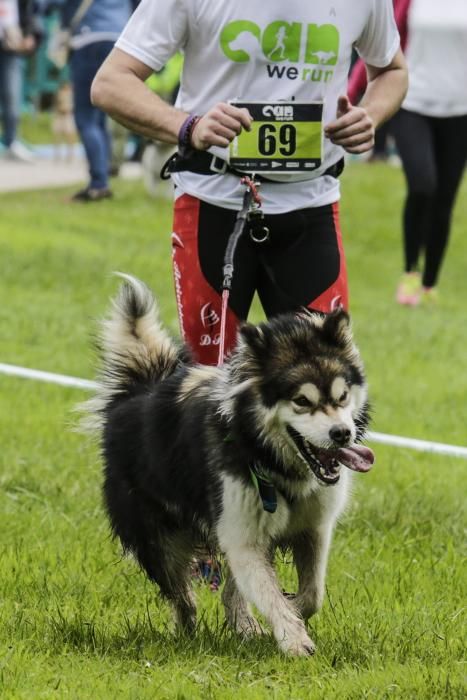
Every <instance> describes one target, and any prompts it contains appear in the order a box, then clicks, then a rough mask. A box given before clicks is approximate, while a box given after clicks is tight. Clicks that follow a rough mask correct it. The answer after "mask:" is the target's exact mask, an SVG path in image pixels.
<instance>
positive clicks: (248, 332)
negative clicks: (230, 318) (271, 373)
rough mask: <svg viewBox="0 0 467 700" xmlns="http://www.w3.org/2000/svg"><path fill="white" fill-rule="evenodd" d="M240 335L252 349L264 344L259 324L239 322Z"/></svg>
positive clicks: (259, 347)
mask: <svg viewBox="0 0 467 700" xmlns="http://www.w3.org/2000/svg"><path fill="white" fill-rule="evenodd" d="M240 336H241V337H242V338H243V340H244V341H245V343H246V344H247V345H248V347H250V348H252V349H253V350H259V349H261V348H262V347H263V345H264V333H263V331H262V329H261V328H260V327H259V326H254V325H253V324H252V323H242V324H241V326H240Z"/></svg>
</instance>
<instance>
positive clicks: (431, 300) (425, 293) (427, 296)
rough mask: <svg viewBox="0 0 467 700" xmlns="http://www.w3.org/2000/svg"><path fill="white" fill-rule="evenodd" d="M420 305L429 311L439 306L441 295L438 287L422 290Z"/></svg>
mask: <svg viewBox="0 0 467 700" xmlns="http://www.w3.org/2000/svg"><path fill="white" fill-rule="evenodd" d="M420 304H421V305H422V306H424V307H425V308H427V309H433V308H435V307H436V306H438V305H439V293H438V290H437V289H436V287H423V288H422V293H421V296H420Z"/></svg>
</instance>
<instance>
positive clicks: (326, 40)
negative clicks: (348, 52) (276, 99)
mask: <svg viewBox="0 0 467 700" xmlns="http://www.w3.org/2000/svg"><path fill="white" fill-rule="evenodd" d="M220 43H221V48H222V51H223V52H224V54H225V55H226V56H227V58H228V59H230V60H231V61H234V62H235V63H248V62H249V61H250V59H251V57H252V56H253V55H254V53H255V52H257V50H258V46H259V47H260V48H261V50H262V53H263V55H264V57H265V58H266V59H267V60H268V61H270V62H271V63H281V62H285V61H288V62H289V63H292V64H294V63H304V64H309V65H310V64H311V65H312V66H313V65H315V66H319V67H326V66H329V67H332V66H335V65H336V63H337V59H338V57H339V32H338V31H337V28H336V27H335V26H334V25H332V24H322V25H318V24H308V25H304V24H302V23H301V22H284V21H282V20H278V21H276V22H272V23H271V24H268V25H267V27H265V29H261V27H260V26H259V25H257V24H256V23H255V22H251V21H249V20H236V21H234V22H230V23H229V24H227V25H226V26H225V27H224V29H223V30H222V33H221V37H220ZM293 70H294V71H297V69H296V68H294V69H293ZM269 73H270V77H279V78H281V77H282V76H283V75H284V70H283V71H282V72H281V71H278V70H277V69H276V70H275V71H274V70H273V71H272V72H271V71H269ZM326 74H329V78H327V77H326ZM312 76H314V77H312ZM319 76H321V77H319ZM331 76H332V71H322V70H319V71H316V70H313V71H312V70H310V68H307V69H304V71H303V74H302V78H303V80H310V79H311V80H328V79H330V77H331ZM287 77H295V78H297V77H298V72H297V73H296V74H292V75H290V74H289V75H287Z"/></svg>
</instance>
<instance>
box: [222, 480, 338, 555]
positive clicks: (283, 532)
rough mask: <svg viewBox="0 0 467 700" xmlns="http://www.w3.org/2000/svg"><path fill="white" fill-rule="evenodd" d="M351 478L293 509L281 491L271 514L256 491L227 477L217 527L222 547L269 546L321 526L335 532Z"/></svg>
mask: <svg viewBox="0 0 467 700" xmlns="http://www.w3.org/2000/svg"><path fill="white" fill-rule="evenodd" d="M349 477H350V475H349V474H347V473H344V474H342V476H341V481H340V482H339V484H336V485H335V486H333V487H331V488H326V487H324V488H322V487H321V488H318V489H317V490H315V491H312V492H311V493H310V494H309V495H308V496H307V497H306V498H304V499H300V500H297V501H296V502H295V503H294V504H293V506H290V505H289V504H288V503H287V501H286V500H285V498H284V497H283V496H282V495H281V494H280V493H279V492H278V493H277V510H276V511H275V512H274V513H268V512H266V511H265V510H264V509H263V505H262V502H261V498H260V496H259V493H258V492H257V491H256V490H254V489H249V488H245V486H244V484H243V483H242V482H241V481H239V480H237V479H234V478H232V477H231V476H228V475H225V476H224V477H223V501H222V514H221V516H220V518H219V522H218V525H217V536H218V541H219V545H220V548H221V549H222V550H223V551H224V552H226V551H228V550H229V549H230V548H231V547H232V545H234V544H235V545H244V546H257V547H260V548H263V547H267V546H268V545H269V543H270V542H277V541H279V540H282V539H289V538H290V537H293V536H294V535H296V534H298V533H300V532H302V531H304V530H308V529H310V528H313V527H315V526H316V525H317V524H318V523H321V524H323V523H326V525H327V526H328V527H331V529H332V526H333V525H334V522H335V520H336V518H338V517H339V515H340V514H341V513H342V511H343V509H344V507H345V504H346V501H347V496H348V492H349Z"/></svg>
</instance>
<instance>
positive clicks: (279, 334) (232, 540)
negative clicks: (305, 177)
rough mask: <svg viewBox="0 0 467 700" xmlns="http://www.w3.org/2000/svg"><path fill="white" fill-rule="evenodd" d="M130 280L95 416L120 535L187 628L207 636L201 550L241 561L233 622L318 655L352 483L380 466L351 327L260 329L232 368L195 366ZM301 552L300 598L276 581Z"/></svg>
mask: <svg viewBox="0 0 467 700" xmlns="http://www.w3.org/2000/svg"><path fill="white" fill-rule="evenodd" d="M122 277H123V278H124V282H123V284H122V286H121V289H120V291H119V293H118V295H117V297H116V299H115V300H114V302H113V307H112V312H111V314H110V315H109V317H108V319H107V320H105V321H104V322H103V324H102V327H101V334H100V352H101V358H102V367H101V374H100V378H99V387H100V388H99V389H98V391H97V393H96V395H95V397H94V398H93V399H92V400H91V401H90V402H89V403H88V406H87V408H88V411H89V412H90V416H89V417H90V420H91V422H92V424H93V427H94V428H98V429H99V430H100V434H101V446H102V453H103V459H104V465H105V466H104V471H105V477H104V498H105V504H106V508H107V512H108V515H109V519H110V523H111V526H112V530H113V533H114V534H115V535H116V536H118V538H119V539H120V540H121V543H122V545H123V548H124V550H125V551H126V552H129V553H132V554H133V555H134V556H135V557H136V559H137V561H138V562H139V564H140V566H141V567H142V569H143V570H144V571H145V572H146V574H147V575H148V576H149V578H150V579H151V580H152V581H154V582H155V583H157V584H158V586H159V589H160V591H161V593H162V595H163V596H164V597H165V598H166V599H167V600H168V601H170V603H171V604H172V605H173V608H174V610H175V614H176V619H177V622H178V624H179V625H180V626H181V627H183V628H184V629H185V630H187V631H193V630H194V628H195V625H196V607H195V602H194V597H193V593H192V590H191V586H190V567H191V563H192V561H193V557H194V556H195V554H196V552H197V551H198V550H197V548H198V547H204V548H206V547H208V548H209V549H210V550H211V551H218V552H220V553H222V554H223V555H224V557H225V560H226V563H227V565H228V569H229V572H228V575H227V580H226V584H225V587H224V591H223V602H224V605H225V609H226V616H227V620H228V622H229V623H230V625H231V626H232V627H233V628H234V629H235V630H237V631H238V632H240V633H243V634H249V633H255V632H260V631H261V627H260V625H259V623H258V622H257V620H256V619H255V617H254V614H253V611H252V607H251V606H252V605H254V606H256V608H257V610H258V611H259V612H260V613H261V614H262V615H263V616H264V618H265V619H266V621H267V622H268V623H269V624H270V626H271V628H272V631H273V633H274V636H275V638H276V640H277V643H278V645H279V647H280V649H281V650H282V651H283V652H285V653H287V654H291V655H296V656H303V655H308V654H312V653H313V651H314V645H313V642H312V640H311V639H310V637H309V636H308V633H307V630H306V627H305V620H306V619H307V618H308V617H310V615H312V614H313V613H314V612H316V611H317V610H318V609H319V607H320V606H321V603H322V601H323V593H324V579H325V571H326V563H327V558H328V552H329V547H330V543H331V536H332V531H333V528H334V524H335V522H336V519H337V518H338V517H339V515H340V514H341V513H342V510H343V508H344V506H345V503H346V500H347V496H348V494H349V485H350V477H351V470H353V471H357V472H366V471H368V470H369V469H370V468H371V465H372V463H373V453H372V451H371V450H370V449H369V448H368V447H364V446H361V445H358V444H356V443H358V442H359V441H361V440H362V438H363V437H364V432H365V429H366V427H367V424H368V401H367V385H366V381H365V375H364V369H363V366H362V361H361V359H360V356H359V353H358V350H357V348H356V347H355V345H354V342H353V340H352V334H351V329H350V322H349V317H348V315H347V314H346V312H345V311H343V310H337V311H334V312H332V313H330V314H329V315H324V314H320V313H311V312H309V311H306V310H304V311H303V312H300V313H296V314H286V315H283V316H278V317H276V318H273V319H271V320H270V321H268V322H267V323H261V324H260V325H258V326H254V325H251V324H247V323H245V324H244V325H243V326H242V327H241V328H240V331H239V339H238V344H237V347H236V349H235V350H234V351H233V353H232V354H231V356H230V358H229V359H228V360H227V362H226V363H225V364H224V365H223V366H222V367H219V368H217V367H207V366H202V365H198V364H195V363H194V362H193V361H192V360H191V359H190V353H189V351H188V349H187V348H186V347H178V346H177V345H176V344H175V343H174V342H173V341H172V340H171V338H170V337H169V335H168V334H167V333H166V331H165V330H164V329H163V328H162V326H161V324H160V321H159V317H158V312H157V307H156V302H155V300H154V297H153V295H152V293H151V292H150V291H149V289H148V288H147V287H146V286H145V285H144V284H143V283H142V282H140V281H139V280H137V279H135V278H133V277H130V276H128V275H122ZM279 546H280V547H290V548H291V549H292V552H293V556H294V562H295V565H296V567H297V570H298V581H299V584H298V592H297V594H296V595H295V596H293V597H292V598H287V597H285V596H284V595H283V593H282V592H281V588H280V587H279V584H278V581H277V579H276V574H275V571H274V566H273V562H274V552H275V549H276V548H277V547H279Z"/></svg>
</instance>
